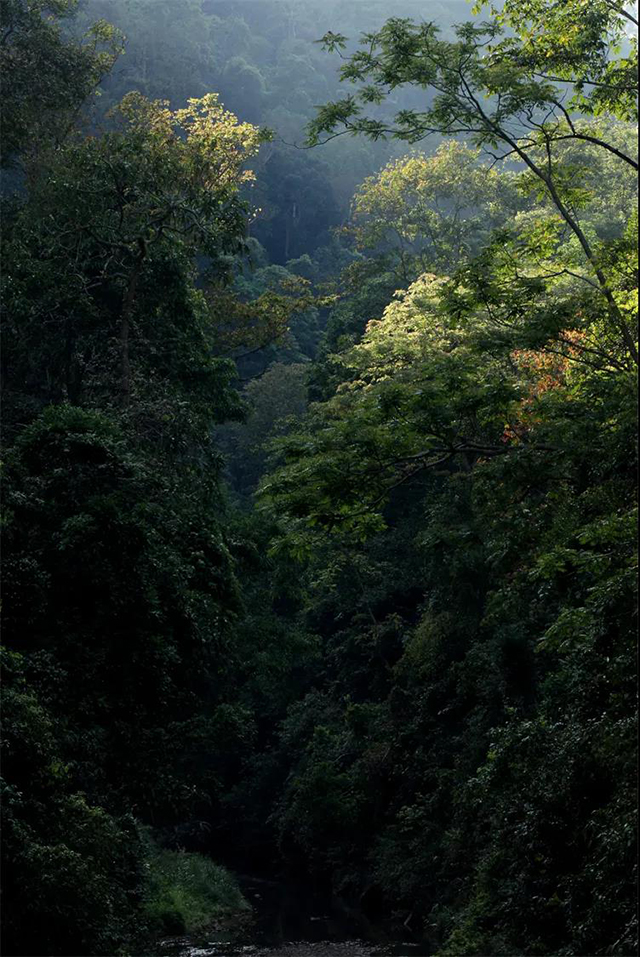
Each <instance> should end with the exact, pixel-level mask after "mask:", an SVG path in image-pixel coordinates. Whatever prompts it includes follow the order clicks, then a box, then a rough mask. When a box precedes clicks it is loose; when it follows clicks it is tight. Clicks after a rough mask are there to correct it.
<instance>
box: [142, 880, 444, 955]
mask: <svg viewBox="0 0 640 957" xmlns="http://www.w3.org/2000/svg"><path fill="white" fill-rule="evenodd" d="M240 883H241V886H242V889H243V892H244V894H245V896H246V898H247V899H248V900H249V901H250V902H251V906H252V911H253V913H252V918H251V919H250V920H249V921H248V922H246V923H245V924H244V925H243V927H242V929H240V930H231V931H229V930H226V931H224V930H217V931H216V930H213V931H210V932H209V933H204V934H201V935H191V936H182V937H172V938H168V939H165V940H164V941H162V943H161V950H160V953H161V954H162V957H240V955H245V954H246V955H251V957H427V955H428V953H429V951H427V950H425V949H424V947H422V946H421V945H419V944H416V943H415V942H411V941H410V940H406V939H402V937H403V936H404V938H408V937H410V934H409V933H408V932H407V931H406V930H405V932H404V935H401V934H400V933H399V931H400V930H401V929H402V930H404V928H398V927H396V928H395V933H394V931H393V929H390V928H388V927H385V928H384V929H383V928H381V927H378V926H375V925H373V924H372V923H371V922H370V921H369V920H368V919H367V918H366V917H365V916H364V915H363V914H360V913H358V912H356V911H349V912H346V909H345V908H340V907H339V906H335V905H334V906H333V907H331V906H330V905H327V903H326V901H325V902H323V901H321V900H318V899H317V898H313V897H310V896H309V895H308V894H305V893H304V891H303V890H302V891H301V890H300V889H299V888H296V887H292V886H291V885H290V884H286V883H276V882H272V881H263V880H257V879H254V878H245V879H241V881H240Z"/></svg>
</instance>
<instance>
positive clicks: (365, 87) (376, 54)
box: [309, 0, 638, 364]
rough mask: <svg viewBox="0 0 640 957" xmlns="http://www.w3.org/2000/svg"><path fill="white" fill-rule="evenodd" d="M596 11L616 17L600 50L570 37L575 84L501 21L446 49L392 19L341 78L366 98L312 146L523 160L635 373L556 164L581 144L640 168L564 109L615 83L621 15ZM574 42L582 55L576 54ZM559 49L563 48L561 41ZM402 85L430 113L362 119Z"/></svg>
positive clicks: (341, 108)
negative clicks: (344, 143)
mask: <svg viewBox="0 0 640 957" xmlns="http://www.w3.org/2000/svg"><path fill="white" fill-rule="evenodd" d="M592 6H594V7H596V8H597V9H598V10H600V11H601V8H602V7H603V6H604V7H606V9H607V11H608V12H607V13H606V15H604V16H601V17H600V18H599V19H598V23H599V28H600V32H599V33H598V35H597V39H596V40H595V41H594V38H593V36H591V41H590V43H589V45H588V47H587V48H586V49H587V51H588V52H587V53H585V52H584V51H585V48H584V47H583V46H582V39H580V40H576V35H577V34H576V31H575V30H572V31H571V32H570V35H569V38H568V39H567V44H569V49H570V52H574V49H575V50H576V51H577V53H576V55H577V56H578V61H579V64H580V70H581V72H580V73H579V76H578V77H576V78H573V80H566V79H564V78H562V79H560V78H558V77H556V78H555V79H554V78H552V77H551V76H550V75H548V74H547V73H546V72H545V71H546V65H545V64H546V52H545V45H546V41H541V43H540V44H536V43H535V42H533V41H532V42H531V43H530V44H529V45H528V46H527V45H526V44H523V45H522V46H520V45H518V42H516V41H512V40H507V41H504V42H503V41H501V35H502V28H501V25H500V24H499V23H498V22H497V21H495V20H494V21H493V22H490V23H485V24H480V25H475V24H470V23H469V24H463V25H461V26H459V27H457V30H456V32H457V39H456V40H455V41H454V42H451V41H446V40H441V39H440V37H439V35H438V28H437V27H436V26H435V24H433V23H425V24H422V25H415V24H413V23H412V22H411V21H409V20H401V19H391V20H388V21H387V23H386V24H385V26H384V27H383V28H382V29H381V30H380V31H378V32H376V33H371V34H368V35H367V36H366V37H365V41H366V44H367V45H366V46H364V47H362V48H361V49H360V50H358V51H357V52H356V53H355V54H353V55H352V56H351V57H349V58H347V62H346V63H345V65H344V67H343V68H342V71H341V75H342V79H343V80H347V81H349V82H351V83H353V84H354V85H359V89H358V91H357V92H356V93H354V94H351V95H349V96H347V97H346V98H344V99H342V100H339V101H336V102H334V103H329V104H328V105H326V106H324V107H322V108H321V109H320V110H319V111H318V114H317V116H316V118H315V119H314V120H313V122H312V123H311V124H310V125H309V142H310V143H311V144H316V143H319V142H321V141H323V137H325V138H329V139H330V138H333V137H334V136H337V135H340V134H341V133H345V132H346V133H351V134H353V135H357V134H358V133H362V134H364V135H365V136H368V137H370V138H373V139H379V138H381V137H384V136H387V135H392V136H394V137H396V138H399V139H402V140H406V141H407V142H410V143H417V142H419V141H420V140H422V139H424V137H426V136H428V135H429V134H433V133H438V134H440V135H447V136H455V135H465V136H469V137H470V138H471V139H472V141H473V142H474V143H475V144H476V145H477V146H480V147H482V148H483V149H485V150H486V151H487V152H488V153H490V154H491V155H493V156H494V158H495V160H496V161H500V160H504V159H506V158H513V159H517V160H518V161H519V162H520V163H521V164H522V165H523V167H524V168H525V169H526V170H527V171H528V172H529V173H530V174H532V175H533V177H535V179H536V180H537V181H539V182H540V184H541V186H542V187H543V189H544V191H545V192H546V193H547V194H548V196H549V197H550V199H551V200H552V202H553V204H554V206H555V208H556V210H557V213H558V214H559V216H560V217H561V218H562V220H563V221H564V223H565V224H566V226H567V227H568V228H569V230H571V232H572V233H573V234H574V236H575V237H576V240H577V242H578V243H579V245H580V248H581V250H582V254H583V256H584V258H585V260H586V262H587V264H588V266H589V269H590V271H591V275H592V277H593V280H594V282H595V283H596V285H597V287H598V289H599V291H600V294H601V295H602V297H603V299H604V300H605V303H606V306H607V310H608V314H609V321H610V322H611V324H612V326H613V327H614V328H615V329H616V331H617V334H618V335H619V336H621V338H622V339H623V341H624V343H625V347H626V349H627V352H628V354H629V356H630V359H631V360H632V361H633V362H634V363H636V364H637V359H638V351H637V345H636V341H635V336H634V331H633V326H632V325H631V323H632V319H633V317H632V316H630V315H629V314H628V312H627V310H626V309H625V308H624V306H623V307H622V308H621V306H620V304H619V302H618V301H617V298H616V295H615V293H614V291H613V289H612V288H611V277H610V276H609V275H608V273H607V269H606V265H605V264H603V263H602V261H601V256H600V251H599V249H598V248H597V247H594V245H593V244H592V243H591V242H590V240H589V238H588V236H587V235H586V233H585V231H584V229H583V227H582V224H581V220H580V217H579V214H578V213H577V212H576V211H575V209H574V206H573V203H572V197H571V185H570V183H567V181H566V180H565V179H563V176H562V164H561V163H558V158H557V150H558V147H562V146H563V145H564V144H565V143H566V142H567V141H572V140H573V141H576V140H578V141H581V142H585V143H590V144H592V145H595V146H598V147H599V148H601V149H603V150H606V151H607V152H609V153H611V154H613V155H615V156H616V157H617V159H618V160H619V161H620V163H622V164H628V165H629V166H631V167H633V168H635V169H637V161H636V160H635V159H634V157H633V156H632V155H629V154H628V153H626V152H624V150H622V149H618V147H617V146H615V145H614V144H613V143H612V142H611V140H610V139H609V138H608V137H607V135H606V133H605V132H602V133H600V135H596V132H595V131H594V129H593V127H591V126H589V125H588V124H587V123H586V121H585V120H584V119H582V118H580V117H579V116H578V115H576V114H573V115H572V113H571V111H570V109H569V108H567V106H566V105H565V102H564V100H565V99H566V98H567V93H566V91H565V86H566V84H569V87H571V86H572V84H573V86H574V87H576V93H579V92H580V91H579V90H578V89H577V88H578V87H580V89H582V87H584V85H585V84H586V83H587V82H593V83H599V82H601V81H602V77H603V76H605V75H608V71H609V66H608V61H607V53H606V51H607V49H608V45H607V43H608V40H609V39H610V38H611V36H612V35H613V37H614V38H615V37H616V36H618V35H619V33H620V25H621V20H622V14H621V13H620V9H621V8H616V9H615V10H612V9H611V7H610V5H608V4H604V5H603V4H602V3H601V2H600V0H593V4H589V5H588V9H591V7H592ZM559 7H560V5H557V7H555V8H554V9H556V10H557V9H559ZM536 9H537V8H536ZM510 22H511V21H510ZM513 22H514V23H521V21H519V20H514V21H513ZM567 22H568V21H567V20H566V19H563V20H562V23H565V24H566V23H567ZM521 25H522V23H521ZM522 26H523V32H524V25H522ZM545 34H546V31H545ZM541 35H542V34H541V31H538V32H537V33H536V31H535V30H534V33H533V36H534V39H535V37H538V38H539V37H540V36H541ZM572 41H573V42H574V45H575V44H577V47H575V46H574V47H571V42H572ZM324 42H325V46H326V47H327V48H328V49H330V50H335V49H344V47H345V44H346V39H345V38H344V37H343V36H341V35H339V34H332V33H329V34H327V35H326V37H325V38H324ZM514 43H515V45H514ZM558 44H559V45H562V43H561V42H560V39H558ZM634 49H635V48H634ZM520 51H522V55H520ZM580 51H582V52H580ZM525 54H526V55H525ZM623 73H624V76H625V79H624V81H621V82H620V83H616V82H615V81H614V82H613V86H612V88H611V89H610V90H609V93H608V96H607V111H608V112H609V113H610V114H611V113H613V114H614V115H620V116H623V117H625V118H627V117H628V115H629V97H628V82H629V71H628V69H627V66H626V65H625V67H624V69H623ZM404 84H410V85H413V86H415V87H416V88H418V89H420V90H423V91H433V92H434V93H435V98H434V99H433V102H432V104H431V105H430V106H428V107H427V108H425V109H424V110H422V111H421V110H416V109H408V110H401V111H400V112H399V113H397V114H396V116H395V118H394V120H389V121H385V120H382V119H377V118H372V117H367V116H364V115H362V111H363V107H366V106H367V105H370V104H374V105H377V104H381V103H383V102H384V101H385V99H386V98H387V97H388V96H389V94H390V93H391V92H392V91H393V90H395V89H396V88H398V87H400V86H402V85H404ZM324 141H326V139H325V140H324Z"/></svg>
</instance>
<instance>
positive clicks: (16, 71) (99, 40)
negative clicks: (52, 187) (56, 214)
mask: <svg viewBox="0 0 640 957" xmlns="http://www.w3.org/2000/svg"><path fill="white" fill-rule="evenodd" d="M77 5H78V3H77V0H4V2H3V3H2V4H1V5H0V29H1V31H2V46H1V47H0V67H1V68H2V72H3V75H4V82H3V87H2V95H3V109H2V146H1V148H0V149H1V152H0V161H1V163H2V165H3V166H12V165H16V164H21V165H22V166H23V167H26V168H29V169H30V170H31V172H32V174H33V172H34V167H35V166H36V165H37V163H38V161H39V158H41V156H42V154H43V152H44V151H45V150H47V149H49V148H52V147H55V146H56V145H59V144H60V143H61V142H63V141H64V139H65V137H67V136H68V135H69V133H70V132H71V131H72V130H73V128H74V126H75V124H76V122H77V120H78V116H79V114H80V111H81V110H82V108H83V106H84V104H85V102H86V100H87V98H88V97H89V96H90V94H91V93H93V92H94V91H95V90H96V89H97V87H98V84H99V83H100V81H101V80H102V78H103V77H104V76H105V75H106V74H107V73H108V72H109V70H110V69H111V68H112V66H113V64H114V63H115V60H116V59H117V57H118V56H119V54H120V52H121V51H122V36H121V34H119V33H118V31H117V30H115V29H114V28H113V27H111V26H110V25H109V24H108V23H107V22H106V21H105V20H98V21H96V22H95V23H93V24H91V25H90V26H89V27H88V28H87V31H86V34H85V36H84V37H82V38H80V39H75V38H73V37H71V36H69V35H66V34H65V33H64V31H63V22H64V20H65V19H68V18H70V17H72V16H73V15H74V14H75V12H76V9H77Z"/></svg>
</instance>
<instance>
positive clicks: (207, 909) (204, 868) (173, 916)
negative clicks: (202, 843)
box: [144, 848, 250, 934]
mask: <svg viewBox="0 0 640 957" xmlns="http://www.w3.org/2000/svg"><path fill="white" fill-rule="evenodd" d="M147 871H148V877H147V888H146V894H145V901H144V909H145V912H146V914H147V917H148V919H149V922H150V924H151V925H152V926H153V928H155V929H156V930H157V932H158V933H159V934H183V933H195V932H197V931H200V930H205V929H206V928H208V927H211V926H212V925H214V924H215V923H216V922H218V921H219V920H221V919H222V918H225V917H229V916H231V915H232V914H234V913H239V912H246V911H248V910H250V907H249V904H248V903H247V902H246V900H245V899H244V897H243V896H242V894H241V892H240V888H239V887H238V884H237V883H236V881H235V879H234V878H233V877H232V875H231V874H230V873H229V872H228V871H227V870H225V868H224V867H220V866H219V865H218V864H214V863H213V861H211V860H209V858H207V857H203V856H202V855H201V854H192V853H187V852H186V851H166V850H160V849H158V848H154V849H153V850H152V851H151V853H150V855H149V858H148V861H147Z"/></svg>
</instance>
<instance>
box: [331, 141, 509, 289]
mask: <svg viewBox="0 0 640 957" xmlns="http://www.w3.org/2000/svg"><path fill="white" fill-rule="evenodd" d="M478 160H479V151H473V150H471V149H469V148H468V147H467V146H464V145H462V144H460V143H457V142H456V141H455V140H451V141H448V142H446V143H443V144H441V145H440V146H439V147H438V150H437V151H436V153H435V154H434V155H433V156H431V157H429V156H424V155H421V154H418V153H415V154H410V155H408V156H405V157H403V158H402V159H399V160H395V161H394V162H392V163H390V164H388V165H387V166H386V167H385V168H384V169H383V170H382V171H381V172H380V173H378V174H377V175H375V176H371V177H368V178H367V179H366V180H365V181H364V183H363V184H362V185H361V186H360V187H359V188H358V190H357V192H356V194H355V196H354V200H353V205H352V211H351V223H350V226H349V227H348V230H349V232H350V234H351V235H352V236H353V238H354V240H355V243H356V247H357V249H358V250H360V251H362V252H363V253H364V254H365V255H366V256H367V257H368V258H372V257H377V258H379V259H381V260H382V262H383V263H385V262H388V263H389V265H390V267H391V268H393V269H394V271H395V272H396V275H397V277H398V280H399V281H400V282H402V283H403V284H404V285H406V284H407V283H408V282H409V281H410V279H415V278H417V276H418V275H419V274H420V273H421V272H425V271H427V270H429V269H431V270H436V271H438V272H449V271H451V270H455V268H456V267H457V266H458V265H460V264H461V263H462V262H463V261H466V260H467V259H469V257H470V256H471V255H473V253H474V252H477V251H479V249H480V248H481V246H482V244H483V240H486V238H487V237H488V235H489V233H490V232H491V230H492V229H495V228H496V227H497V226H498V225H499V224H500V222H501V221H503V219H504V218H505V216H506V215H508V211H509V210H508V207H509V206H511V207H512V208H513V207H514V205H515V202H516V197H515V195H514V194H513V193H514V191H513V188H511V189H510V183H509V178H508V177H505V176H502V177H501V176H499V174H498V173H497V172H496V171H495V170H493V169H488V168H487V167H486V166H483V165H482V164H480V163H479V162H478ZM510 193H511V194H512V195H511V196H510V195H509V194H510Z"/></svg>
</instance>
